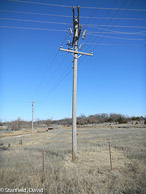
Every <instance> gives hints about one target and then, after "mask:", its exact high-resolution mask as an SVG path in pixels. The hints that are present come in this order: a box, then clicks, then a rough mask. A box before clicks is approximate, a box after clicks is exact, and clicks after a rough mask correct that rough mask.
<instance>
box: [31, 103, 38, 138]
mask: <svg viewBox="0 0 146 194" xmlns="http://www.w3.org/2000/svg"><path fill="white" fill-rule="evenodd" d="M37 102H38V101H32V102H31V103H32V128H31V136H32V138H33V137H34V131H33V114H34V103H37Z"/></svg>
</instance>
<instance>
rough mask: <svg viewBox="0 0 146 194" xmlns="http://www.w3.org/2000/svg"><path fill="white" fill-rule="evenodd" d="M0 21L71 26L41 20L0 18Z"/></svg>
mask: <svg viewBox="0 0 146 194" xmlns="http://www.w3.org/2000/svg"><path fill="white" fill-rule="evenodd" d="M0 20H12V21H23V22H37V23H46V24H61V25H71V23H61V22H49V21H42V20H26V19H15V18H0Z"/></svg>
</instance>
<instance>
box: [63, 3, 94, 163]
mask: <svg viewBox="0 0 146 194" xmlns="http://www.w3.org/2000/svg"><path fill="white" fill-rule="evenodd" d="M79 11H80V7H79V6H78V7H77V12H78V16H77V19H75V7H74V6H73V28H74V36H73V41H72V44H71V43H70V41H67V42H68V46H69V49H63V47H62V46H61V47H60V49H59V50H60V51H66V52H69V53H71V54H72V55H73V56H74V60H73V62H74V66H73V70H74V72H73V104H72V161H74V160H75V159H76V156H77V135H76V101H77V100H76V99H77V60H78V58H79V57H80V56H81V55H88V56H93V54H91V53H84V52H79V51H78V41H79V37H80V34H81V28H82V26H81V25H79ZM69 30H70V34H72V29H71V28H69ZM85 36H86V31H84V32H83V35H82V39H84V37H85ZM73 46H74V50H72V49H73V48H71V47H73ZM78 54H80V55H79V56H78Z"/></svg>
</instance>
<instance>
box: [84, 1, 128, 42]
mask: <svg viewBox="0 0 146 194" xmlns="http://www.w3.org/2000/svg"><path fill="white" fill-rule="evenodd" d="M116 2H117V1H116V0H115V1H114V2H113V4H112V8H114V6H115V5H116ZM125 3H126V0H125V1H124V2H123V3H122V5H121V6H120V8H121V7H122V6H123V5H124V4H125ZM112 8H111V9H110V10H109V11H108V12H107V13H106V15H105V16H104V18H105V17H107V16H108V14H109V13H110V11H112ZM120 8H119V9H120ZM117 13H118V11H116V13H115V14H114V16H115V15H116V14H117ZM114 16H112V17H114ZM104 18H103V19H102V20H101V22H100V23H99V24H98V25H96V26H97V27H99V26H104V28H103V31H104V29H105V28H106V26H107V25H102V21H103V20H104ZM111 20H112V19H110V20H109V21H108V22H107V24H109V23H110V21H111ZM90 25H92V24H90ZM96 29H97V28H95V30H94V32H95V31H96ZM89 39H90V38H88V40H87V41H86V43H87V42H88V41H89Z"/></svg>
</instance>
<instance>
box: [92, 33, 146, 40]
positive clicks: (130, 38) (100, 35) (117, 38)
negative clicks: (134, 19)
mask: <svg viewBox="0 0 146 194" xmlns="http://www.w3.org/2000/svg"><path fill="white" fill-rule="evenodd" d="M88 34H89V35H91V36H101V37H105V38H113V39H123V40H145V39H134V38H124V37H115V36H106V35H105V36H104V35H100V34H99V35H98V34H92V33H88Z"/></svg>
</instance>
